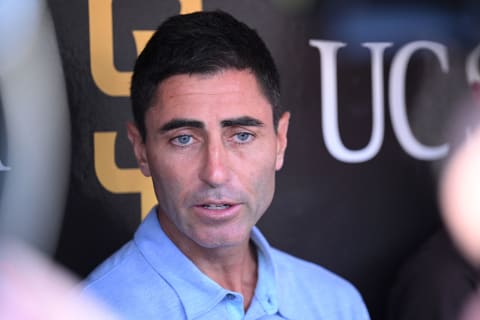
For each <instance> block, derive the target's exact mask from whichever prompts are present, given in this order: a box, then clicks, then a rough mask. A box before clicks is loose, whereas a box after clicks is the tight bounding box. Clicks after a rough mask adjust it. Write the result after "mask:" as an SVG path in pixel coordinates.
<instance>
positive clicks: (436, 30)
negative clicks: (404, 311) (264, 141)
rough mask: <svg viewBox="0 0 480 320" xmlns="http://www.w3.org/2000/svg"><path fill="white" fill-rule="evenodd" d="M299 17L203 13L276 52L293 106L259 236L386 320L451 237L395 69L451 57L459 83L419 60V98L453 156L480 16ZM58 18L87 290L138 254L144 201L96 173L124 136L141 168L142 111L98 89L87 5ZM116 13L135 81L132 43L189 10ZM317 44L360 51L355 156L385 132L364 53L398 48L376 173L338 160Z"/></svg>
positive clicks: (449, 9)
mask: <svg viewBox="0 0 480 320" xmlns="http://www.w3.org/2000/svg"><path fill="white" fill-rule="evenodd" d="M93 1H95V0H93ZM295 3H297V6H296V7H294V8H292V7H290V8H289V7H288V5H287V4H288V1H286V0H284V1H280V0H277V1H274V0H265V1H255V0H247V1H225V0H223V1H221V0H216V1H215V0H204V1H203V9H204V10H211V9H217V8H219V9H222V10H225V11H228V12H230V13H231V14H233V15H234V16H236V17H237V18H238V19H240V20H242V21H244V22H246V23H247V24H249V25H250V26H251V27H253V28H255V29H256V30H257V31H258V32H259V34H260V35H261V36H262V37H263V38H264V40H265V41H266V43H267V45H268V47H269V48H270V49H271V51H272V54H273V56H274V59H275V60H276V62H277V65H278V67H279V70H280V74H281V78H282V90H283V97H282V101H283V104H284V105H285V106H286V108H287V109H288V110H290V111H291V112H292V119H291V124H290V131H289V146H288V149H287V156H286V162H285V166H284V168H283V169H282V171H281V172H279V174H278V180H277V190H276V196H275V199H274V202H273V204H272V206H271V207H270V209H269V210H268V212H267V214H266V215H265V216H264V217H263V218H262V220H261V221H260V223H259V224H260V228H261V229H262V231H263V232H264V233H265V234H266V236H267V238H268V239H269V241H270V242H271V244H272V245H274V246H276V247H278V248H280V249H282V250H285V251H288V252H290V253H292V254H294V255H296V256H299V257H302V258H305V259H307V260H311V261H314V262H316V263H319V264H321V265H323V266H325V267H327V268H329V269H331V270H333V271H334V272H336V273H338V274H340V275H342V276H343V277H345V278H347V279H348V280H350V281H351V282H352V283H354V284H355V285H356V287H357V288H358V289H359V291H360V292H361V294H362V295H363V297H364V299H365V302H366V304H367V306H368V308H369V311H370V313H371V316H372V319H383V317H384V313H385V307H386V304H387V298H388V292H389V288H390V287H391V286H392V284H393V282H394V279H395V275H396V272H397V271H398V269H399V267H400V266H401V265H402V263H403V262H404V261H405V259H406V258H407V257H408V256H410V255H411V254H412V253H413V252H414V251H415V249H416V248H418V246H419V245H420V244H421V243H422V242H423V241H424V240H425V239H426V238H427V237H428V236H429V235H430V234H432V232H433V231H434V230H435V229H436V228H437V227H438V226H439V224H440V219H439V212H438V207H437V203H436V182H435V179H436V176H435V174H434V171H433V170H432V167H433V166H436V165H437V162H438V161H425V160H418V159H415V158H413V157H412V156H410V155H409V154H407V153H406V152H405V151H404V150H403V149H402V147H401V146H400V145H399V143H398V140H397V138H396V137H395V135H394V132H393V130H392V124H391V120H390V114H389V111H388V90H387V88H388V83H387V81H388V72H389V68H390V64H391V60H392V58H393V56H394V54H395V53H396V52H397V51H398V49H399V48H401V47H402V46H403V45H405V44H407V43H410V42H412V41H416V40H428V41H436V42H439V43H442V44H443V45H445V46H446V47H447V48H448V53H449V59H450V61H449V62H450V72H449V73H447V74H445V73H441V72H440V71H439V67H438V61H437V60H436V58H435V57H434V56H433V55H431V54H428V53H419V54H416V55H415V56H414V58H413V59H412V61H411V64H410V65H409V69H408V76H407V96H406V101H407V105H408V108H409V109H408V110H409V120H410V123H411V125H412V127H413V131H414V133H415V135H416V137H417V139H418V140H419V141H422V142H423V143H424V144H428V145H438V144H441V143H444V142H446V140H445V139H446V138H445V136H444V135H442V132H443V127H444V126H445V124H446V123H448V117H444V116H441V115H443V114H448V112H445V110H450V109H452V108H454V106H455V102H456V99H457V98H458V95H459V94H458V91H459V88H460V90H461V89H465V88H466V89H468V85H467V83H466V78H465V75H464V72H463V71H462V70H463V69H462V68H463V67H464V61H465V56H466V55H467V54H468V53H469V52H471V50H473V48H474V47H475V46H476V45H478V43H479V40H480V37H479V35H478V30H480V28H479V25H478V24H479V23H478V17H480V16H479V14H478V13H479V12H478V10H477V9H478V7H477V6H475V5H474V4H473V3H474V1H470V2H469V1H463V2H462V1H423V2H420V1H400V0H399V1H347V0H344V1H313V0H311V1H308V0H305V1H296V2H295ZM48 4H49V6H50V10H51V14H52V16H53V20H54V24H55V28H56V31H57V37H58V42H59V46H60V53H61V56H62V60H63V67H64V72H65V77H66V83H67V90H68V99H69V106H70V113H71V124H72V149H71V152H72V162H71V176H70V188H69V193H68V199H67V207H66V209H65V218H64V223H63V228H62V232H61V236H60V239H59V244H58V249H57V252H56V255H55V259H56V260H57V261H58V262H60V263H61V264H63V265H64V266H66V267H68V268H69V269H70V270H72V271H73V272H75V273H76V274H77V275H79V276H80V277H83V276H85V275H87V274H88V273H89V272H90V271H91V270H92V269H93V268H94V267H95V266H96V265H97V264H98V263H100V262H101V261H102V260H103V259H105V258H106V257H107V256H108V255H109V254H111V253H112V252H113V251H115V250H116V249H117V248H119V247H120V246H121V245H122V244H123V243H125V242H126V241H128V240H129V239H130V237H131V236H132V234H133V232H134V230H135V229H136V227H137V225H138V223H139V222H140V219H141V218H140V209H139V208H140V207H139V201H140V198H139V195H138V194H112V193H110V192H108V191H107V190H105V189H104V188H103V187H102V185H101V184H100V183H99V181H98V179H97V177H96V174H95V170H94V163H93V161H94V160H93V134H94V132H96V131H116V132H118V135H119V137H118V139H117V145H116V161H117V164H118V165H119V166H120V167H124V168H129V167H134V166H135V162H134V159H133V156H132V155H131V150H130V146H129V143H128V140H127V138H126V133H125V123H126V121H128V120H129V119H131V113H130V105H129V99H128V98H126V97H111V96H108V95H106V94H104V93H103V92H102V91H101V90H99V89H98V88H97V86H96V85H95V83H94V81H93V79H92V76H91V71H90V53H89V35H90V33H91V32H92V31H91V30H89V28H88V19H89V16H88V1H87V0H82V1H80V0H76V1H66V0H49V1H48ZM299 4H304V5H303V6H301V5H299ZM112 10H113V21H114V22H113V24H114V26H113V27H114V51H115V63H116V67H117V69H119V70H131V69H132V65H133V63H134V60H135V57H136V54H137V53H136V50H135V46H134V42H133V37H132V36H131V31H132V30H134V29H135V30H138V29H145V30H152V29H155V28H156V27H157V25H158V24H159V23H161V22H162V21H163V20H164V19H165V18H166V17H168V16H170V15H172V14H176V13H178V12H179V4H178V2H177V1H174V0H171V1H167V0H162V1H158V0H137V1H132V0H130V1H129V0H115V1H113V2H112ZM310 39H322V40H332V41H342V42H344V43H346V45H347V46H346V47H345V48H342V49H341V50H340V51H339V56H338V75H337V76H338V104H339V119H340V121H339V122H340V131H341V136H342V139H343V142H344V144H345V146H347V147H348V148H350V149H361V148H363V147H364V146H365V145H366V144H367V143H368V142H369V139H370V132H371V126H372V120H371V118H372V93H371V74H370V56H369V51H368V50H367V49H366V48H363V47H362V46H361V44H362V43H365V42H369V41H370V42H381V41H383V42H391V43H392V44H393V45H392V47H391V48H388V49H387V50H386V51H385V55H384V67H385V68H384V77H385V83H384V87H385V92H384V94H385V133H384V140H383V144H382V147H381V149H380V150H379V152H378V154H377V155H376V156H375V157H374V158H373V159H371V160H369V161H366V162H362V163H344V162H341V161H339V160H337V159H335V158H334V157H333V156H332V155H331V154H330V153H329V152H328V150H327V149H326V147H325V143H324V138H323V134H322V128H321V118H322V113H321V112H322V105H321V90H320V56H319V52H318V50H317V49H316V48H314V47H312V46H310V45H309V40H310ZM455 70H460V71H459V72H458V73H457V72H456V71H455ZM431 78H433V79H435V80H434V81H433V84H432V83H431V81H430V80H429V79H431ZM420 98H421V99H420ZM0 120H1V117H0ZM431 128H434V130H432V129H431Z"/></svg>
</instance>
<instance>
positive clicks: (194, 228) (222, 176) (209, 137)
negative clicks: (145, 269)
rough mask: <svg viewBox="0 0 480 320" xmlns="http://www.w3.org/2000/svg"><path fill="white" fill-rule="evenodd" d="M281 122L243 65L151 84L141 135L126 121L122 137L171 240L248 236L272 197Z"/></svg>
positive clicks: (284, 124)
mask: <svg viewBox="0 0 480 320" xmlns="http://www.w3.org/2000/svg"><path fill="white" fill-rule="evenodd" d="M288 121H289V114H288V113H285V114H284V115H283V116H282V117H281V119H280V120H279V124H278V132H277V133H276V132H275V128H274V124H273V117H272V108H271V106H270V104H269V102H268V100H267V99H266V98H265V96H264V95H263V94H262V93H261V91H260V88H259V86H258V84H257V81H256V78H255V77H254V75H253V74H252V73H251V72H250V71H248V70H244V71H238V70H224V71H222V72H218V73H215V74H213V75H195V74H194V75H176V76H172V77H170V78H167V79H166V80H164V81H163V82H162V83H161V84H160V85H159V87H158V88H157V91H156V94H155V97H154V99H153V104H152V106H151V108H150V109H148V111H147V112H146V115H145V126H146V132H147V137H146V140H145V142H144V143H143V142H142V141H141V138H140V135H139V133H138V131H137V129H136V128H135V127H134V126H133V125H131V124H130V125H129V138H130V140H131V141H132V143H133V145H134V150H135V155H136V157H137V160H138V162H139V166H140V169H141V171H142V172H143V174H144V175H145V176H151V177H152V180H153V185H154V189H155V193H156V196H157V199H158V202H159V208H158V210H159V212H158V214H159V218H160V222H161V224H162V227H163V228H164V230H165V232H166V233H167V234H168V235H169V237H170V238H171V239H172V240H173V241H174V242H175V243H176V244H177V245H179V246H180V247H182V246H183V245H187V246H189V245H190V246H191V244H193V243H195V244H196V245H199V246H201V247H203V248H219V247H226V246H235V245H241V244H245V243H246V242H248V239H249V235H250V231H251V228H252V227H253V225H255V223H256V222H257V221H258V220H259V219H260V217H261V216H262V215H263V214H264V212H265V211H266V210H267V208H268V206H269V205H270V203H271V201H272V198H273V193H274V187H275V171H276V170H279V169H280V168H281V167H282V164H283V156H284V152H285V148H286V145H287V139H286V135H287V129H288ZM192 241H193V243H192Z"/></svg>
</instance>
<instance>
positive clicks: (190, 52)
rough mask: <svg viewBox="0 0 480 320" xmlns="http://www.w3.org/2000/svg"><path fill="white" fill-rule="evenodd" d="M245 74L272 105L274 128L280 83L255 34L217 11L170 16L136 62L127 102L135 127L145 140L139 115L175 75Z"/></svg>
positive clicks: (260, 41)
mask: <svg viewBox="0 0 480 320" xmlns="http://www.w3.org/2000/svg"><path fill="white" fill-rule="evenodd" d="M225 69H237V70H247V69H249V70H251V71H252V72H253V74H254V75H255V77H256V79H257V81H258V83H259V85H260V88H261V90H262V93H263V94H264V95H265V97H266V98H267V99H268V100H269V102H270V104H271V105H272V112H273V122H274V124H275V128H276V127H277V124H278V119H279V118H280V115H281V113H282V111H281V107H280V79H279V75H278V71H277V68H276V66H275V63H274V61H273V58H272V56H271V54H270V52H269V51H268V49H267V47H266V45H265V43H264V42H263V41H262V39H261V38H260V37H259V36H258V34H257V32H256V31H255V30H253V29H251V28H249V27H248V26H247V25H246V24H244V23H242V22H240V21H238V20H236V19H235V18H234V17H232V16H231V15H229V14H227V13H225V12H222V11H212V12H196V13H191V14H186V15H176V16H173V17H171V18H169V19H167V20H166V21H165V22H164V23H163V24H161V25H160V26H159V27H158V29H157V31H156V32H155V34H154V35H153V36H152V38H151V39H150V40H149V41H148V43H147V45H146V46H145V49H144V50H143V51H142V53H141V54H140V56H139V57H138V59H137V61H136V63H135V68H134V72H133V76H132V84H131V99H132V108H133V116H134V119H135V122H136V125H137V127H138V129H139V131H140V133H141V135H142V137H143V139H144V140H145V138H146V130H145V112H146V111H147V110H148V108H149V107H150V106H151V103H152V97H153V95H154V93H155V90H156V88H157V86H158V85H159V84H160V82H162V81H163V80H165V79H166V78H168V77H170V76H173V75H178V74H208V73H215V72H218V71H221V70H225Z"/></svg>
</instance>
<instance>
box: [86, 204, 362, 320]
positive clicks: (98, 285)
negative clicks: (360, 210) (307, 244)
mask: <svg viewBox="0 0 480 320" xmlns="http://www.w3.org/2000/svg"><path fill="white" fill-rule="evenodd" d="M251 240H252V241H253V243H254V244H255V245H256V248H257V255H258V280H257V285H256V288H255V292H254V296H253V298H252V301H251V304H250V306H249V308H248V310H246V312H245V311H244V307H243V297H242V295H241V294H239V293H237V292H233V291H230V290H227V289H224V288H223V287H221V286H220V285H219V284H217V283H216V282H214V281H213V280H212V279H210V278H209V277H208V276H207V275H205V274H204V273H203V272H202V271H200V269H198V268H197V266H196V265H195V264H193V262H192V261H191V260H189V259H188V258H187V257H186V256H185V255H184V254H183V253H182V252H181V251H180V250H179V249H178V248H177V247H176V246H175V244H174V243H172V241H171V240H170V239H169V238H168V236H167V235H166V234H165V233H164V232H163V230H162V228H161V226H160V224H159V222H158V218H157V215H156V210H155V209H152V211H151V212H150V213H149V214H148V216H147V217H146V218H145V220H144V221H143V222H142V224H141V225H140V227H139V228H138V230H137V232H136V233H135V236H134V238H133V240H132V241H130V242H128V243H127V244H126V245H125V246H123V247H122V248H121V249H120V250H119V251H117V252H116V253H115V254H114V255H112V256H111V257H110V258H109V259H107V260H106V261H105V262H104V263H102V264H101V265H100V266H99V267H98V268H97V269H96V270H95V271H94V272H93V273H92V274H91V275H90V276H89V277H88V278H87V279H86V281H85V287H84V291H85V292H87V293H89V294H93V295H94V296H96V297H97V298H99V299H100V300H103V301H104V302H106V303H107V304H108V305H110V306H111V307H112V308H113V310H114V311H117V312H118V313H119V314H120V315H121V316H123V317H124V318H125V319H188V320H193V319H198V320H200V319H205V320H207V319H208V320H215V319H222V320H224V319H247V320H248V319H302V320H308V319H316V320H318V319H332V320H333V319H335V320H337V319H345V320H347V319H348V320H355V319H358V320H366V319H369V317H368V312H367V310H366V307H365V305H364V303H363V301H362V298H361V297H360V295H359V293H358V292H357V291H356V289H355V288H354V287H353V286H352V285H351V284H350V283H348V282H347V281H345V280H343V279H342V278H340V277H338V276H337V275H335V274H333V273H331V272H329V271H328V270H326V269H324V268H322V267H320V266H318V265H315V264H313V263H310V262H307V261H304V260H301V259H298V258H295V257H293V256H291V255H288V254H286V253H284V252H281V251H279V250H276V249H274V248H271V247H270V245H269V244H268V243H267V241H266V240H265V238H264V237H263V235H262V234H261V233H260V231H259V230H258V229H257V228H256V227H254V228H253V230H252V232H251Z"/></svg>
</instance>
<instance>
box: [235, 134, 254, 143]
mask: <svg viewBox="0 0 480 320" xmlns="http://www.w3.org/2000/svg"><path fill="white" fill-rule="evenodd" d="M252 139H253V134H251V133H248V132H240V133H237V134H235V140H236V142H238V143H246V142H249V141H250V140H252Z"/></svg>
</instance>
